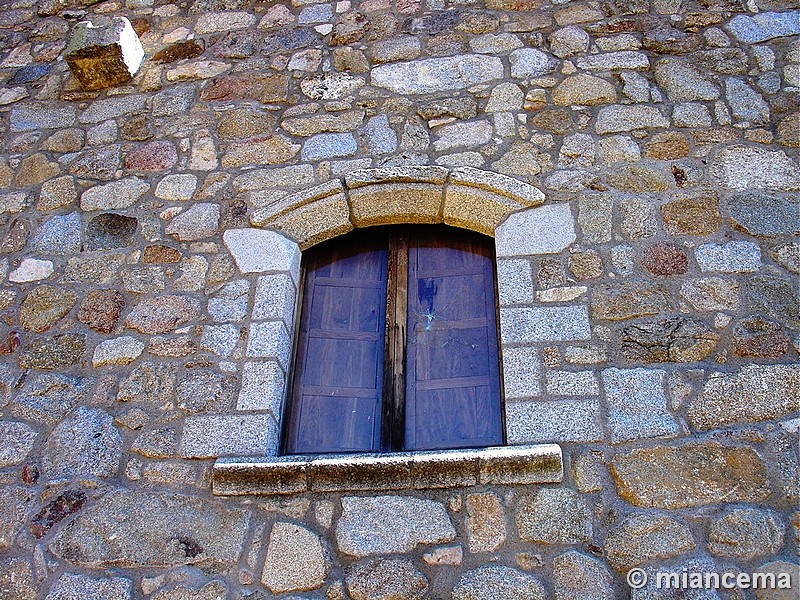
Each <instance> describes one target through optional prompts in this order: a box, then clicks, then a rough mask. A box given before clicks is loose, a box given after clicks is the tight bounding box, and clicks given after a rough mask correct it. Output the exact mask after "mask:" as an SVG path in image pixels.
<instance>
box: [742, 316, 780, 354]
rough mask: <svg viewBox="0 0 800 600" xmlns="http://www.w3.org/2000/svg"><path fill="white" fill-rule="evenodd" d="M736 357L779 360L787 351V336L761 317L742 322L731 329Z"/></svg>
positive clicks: (776, 325) (775, 325)
mask: <svg viewBox="0 0 800 600" xmlns="http://www.w3.org/2000/svg"><path fill="white" fill-rule="evenodd" d="M733 334H734V336H735V339H736V342H735V350H734V351H735V352H736V355H737V356H754V357H756V358H780V357H781V356H783V355H784V354H786V352H787V350H789V341H790V340H789V336H788V335H786V334H785V333H783V331H781V326H780V325H778V324H776V323H771V322H770V321H767V320H765V319H762V318H761V317H754V318H752V319H747V320H746V321H742V322H741V323H739V324H738V325H736V327H734V328H733Z"/></svg>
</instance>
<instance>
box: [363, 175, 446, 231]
mask: <svg viewBox="0 0 800 600" xmlns="http://www.w3.org/2000/svg"><path fill="white" fill-rule="evenodd" d="M350 207H351V209H352V211H353V223H354V225H355V226H356V227H368V226H370V225H387V224H392V223H441V222H442V218H441V216H440V215H441V210H442V187H441V185H430V184H425V183H404V184H378V185H371V186H369V187H359V188H358V189H354V190H351V191H350Z"/></svg>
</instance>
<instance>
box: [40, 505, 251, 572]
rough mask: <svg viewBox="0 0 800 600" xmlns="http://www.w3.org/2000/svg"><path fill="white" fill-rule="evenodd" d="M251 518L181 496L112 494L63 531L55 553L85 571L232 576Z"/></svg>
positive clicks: (55, 542) (245, 513)
mask: <svg viewBox="0 0 800 600" xmlns="http://www.w3.org/2000/svg"><path fill="white" fill-rule="evenodd" d="M249 521H250V514H249V513H248V512H246V511H243V510H239V509H233V508H231V509H227V508H223V507H222V506H220V504H219V503H218V502H211V501H208V500H203V499H200V498H195V497H191V496H185V495H181V494H175V493H159V492H153V491H150V492H132V491H123V490H117V491H111V492H109V493H107V494H105V495H104V496H103V497H102V498H100V499H99V500H97V501H96V502H95V503H94V504H92V505H90V506H89V507H88V508H85V509H83V511H81V513H80V514H79V515H78V516H77V518H76V519H75V520H74V521H72V522H70V523H69V524H68V525H67V526H66V527H65V528H64V529H62V530H61V531H60V532H59V533H58V534H57V535H56V536H55V538H54V540H53V541H52V543H51V544H50V550H51V551H52V552H53V553H54V554H55V555H56V556H58V557H60V558H62V559H64V560H66V561H67V562H69V563H71V564H74V565H80V566H82V567H88V568H94V569H106V568H111V567H121V568H142V567H161V568H165V567H173V566H177V565H185V564H202V565H204V566H205V567H207V568H211V569H214V570H215V571H216V572H220V573H225V572H230V570H231V569H233V568H234V565H235V563H236V561H237V560H238V558H239V555H240V554H241V551H242V547H243V544H244V538H245V536H246V535H247V528H248V524H249Z"/></svg>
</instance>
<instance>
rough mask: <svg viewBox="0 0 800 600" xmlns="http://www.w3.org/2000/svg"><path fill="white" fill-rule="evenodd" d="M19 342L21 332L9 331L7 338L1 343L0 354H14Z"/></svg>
mask: <svg viewBox="0 0 800 600" xmlns="http://www.w3.org/2000/svg"><path fill="white" fill-rule="evenodd" d="M19 344H20V341H19V334H18V333H17V332H16V331H9V332H8V335H7V336H6V339H4V340H3V343H1V344H0V354H14V352H16V351H17V348H19Z"/></svg>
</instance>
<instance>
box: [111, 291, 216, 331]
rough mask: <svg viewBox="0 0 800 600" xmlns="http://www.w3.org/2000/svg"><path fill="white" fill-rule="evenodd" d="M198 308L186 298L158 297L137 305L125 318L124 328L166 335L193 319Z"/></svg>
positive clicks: (197, 304) (192, 299)
mask: <svg viewBox="0 0 800 600" xmlns="http://www.w3.org/2000/svg"><path fill="white" fill-rule="evenodd" d="M198 314H200V306H199V303H198V302H197V300H195V299H194V298H188V297H186V296H159V297H156V298H148V299H146V300H143V301H142V302H140V303H139V304H137V305H136V306H135V307H134V309H133V310H132V311H131V312H130V313H129V314H128V316H127V317H126V318H125V326H126V327H129V328H131V329H135V330H136V331H139V332H141V333H167V332H168V331H173V330H175V329H177V328H178V327H180V326H181V325H183V324H184V323H188V322H189V321H191V320H192V319H194V318H195V317H196V316H197V315H198Z"/></svg>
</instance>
